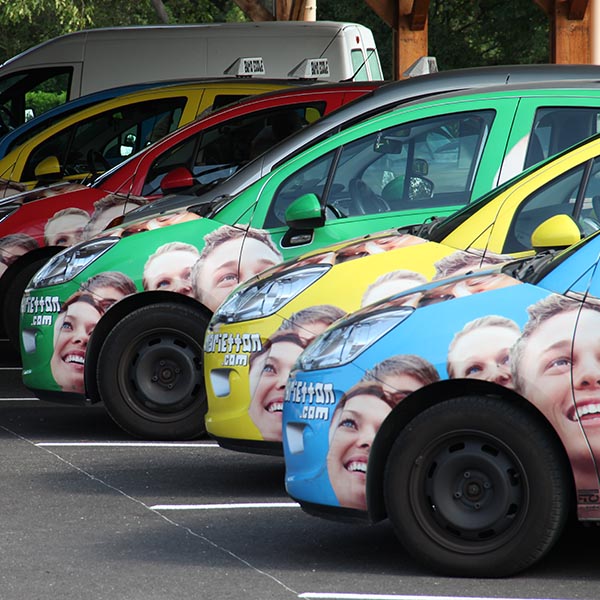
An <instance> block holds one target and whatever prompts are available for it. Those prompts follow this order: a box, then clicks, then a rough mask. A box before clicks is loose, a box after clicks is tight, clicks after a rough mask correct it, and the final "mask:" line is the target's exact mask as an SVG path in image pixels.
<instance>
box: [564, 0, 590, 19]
mask: <svg viewBox="0 0 600 600" xmlns="http://www.w3.org/2000/svg"><path fill="white" fill-rule="evenodd" d="M588 3H589V0H570V1H569V19H571V20H573V21H581V20H583V19H584V18H585V13H586V12H587V8H588Z"/></svg>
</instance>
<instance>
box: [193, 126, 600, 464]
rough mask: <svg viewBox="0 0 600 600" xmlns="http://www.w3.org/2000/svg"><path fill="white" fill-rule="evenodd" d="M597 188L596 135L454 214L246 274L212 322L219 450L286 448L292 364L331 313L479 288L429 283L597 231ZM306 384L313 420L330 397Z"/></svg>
mask: <svg viewBox="0 0 600 600" xmlns="http://www.w3.org/2000/svg"><path fill="white" fill-rule="evenodd" d="M599 194H600V137H596V138H594V139H593V141H591V142H589V141H588V142H587V143H582V144H580V145H578V146H577V147H575V148H574V149H571V150H570V151H567V152H564V153H562V154H561V155H559V156H558V157H556V158H555V159H554V160H552V161H550V162H549V161H546V162H545V163H542V164H541V165H540V166H538V167H533V168H532V169H530V170H528V171H527V172H525V173H524V174H523V175H521V176H519V177H517V178H515V179H513V180H511V181H509V182H507V183H505V184H503V185H502V186H501V187H500V188H497V189H496V190H494V191H492V192H490V193H488V194H487V195H485V196H483V197H482V198H480V199H479V200H478V201H476V202H474V203H473V204H471V205H469V206H467V207H465V208H464V209H462V210H460V211H458V212H457V213H455V214H454V215H452V216H450V217H448V218H447V219H444V220H434V221H432V222H431V223H429V224H426V225H423V226H415V227H408V228H403V229H400V230H392V231H387V232H382V233H378V234H370V235H367V236H364V237H362V238H356V239H354V240H352V241H350V242H346V243H341V244H338V245H336V246H330V247H326V248H322V249H321V250H318V251H315V252H313V253H311V254H306V255H304V256H302V257H300V258H298V259H295V260H292V261H288V262H286V263H284V264H283V265H279V266H277V267H274V268H272V269H269V270H267V271H264V272H263V273H261V274H260V275H258V276H257V277H255V278H254V279H252V280H249V281H248V282H247V283H245V284H243V285H241V286H240V287H238V288H237V289H236V291H235V292H234V293H233V294H232V295H231V296H230V297H229V298H228V299H227V300H226V301H225V302H224V303H223V304H222V305H221V306H220V307H219V309H218V310H217V311H216V312H215V313H214V316H213V318H212V320H211V321H210V324H209V327H208V329H207V334H206V337H205V340H204V359H205V360H204V374H205V381H206V387H207V396H208V412H207V415H206V428H207V431H208V432H209V434H211V436H213V437H214V438H215V439H217V440H218V442H219V443H220V444H221V445H222V446H223V447H228V448H233V449H236V450H243V451H249V452H261V453H269V452H271V453H280V452H281V439H282V431H281V416H282V410H283V405H284V402H285V401H286V398H285V394H284V392H285V386H286V383H287V379H288V375H289V373H290V370H291V369H292V366H293V365H294V362H295V361H296V359H297V358H298V356H299V355H300V353H301V352H302V350H303V349H304V348H305V347H306V346H307V345H308V343H310V341H311V340H312V339H313V338H314V337H316V336H317V335H318V334H319V333H321V332H322V331H323V330H324V329H325V328H326V327H327V326H329V325H330V324H331V323H332V322H333V321H335V320H337V319H339V318H340V317H341V316H343V315H345V314H346V313H349V312H352V311H355V310H357V309H358V308H360V307H362V306H365V305H368V304H371V303H373V302H375V301H378V300H381V299H383V298H387V297H388V296H390V295H392V294H395V293H399V292H402V291H404V290H409V289H410V290H411V292H412V289H413V288H414V289H415V291H414V293H411V294H410V295H408V296H407V298H406V303H407V304H411V305H413V306H416V305H419V306H422V305H424V304H432V303H435V302H440V301H442V300H447V299H448V298H449V297H456V296H459V295H461V296H462V295H469V294H473V293H474V291H477V290H475V289H474V288H473V289H471V288H469V281H470V280H468V279H467V280H465V281H466V283H465V282H463V283H462V284H461V285H460V286H455V285H452V279H450V281H449V283H448V285H447V286H446V285H445V286H441V287H440V286H437V287H435V286H432V285H431V282H432V281H437V280H439V279H441V278H452V277H456V276H458V275H460V274H465V273H468V272H469V271H471V270H473V269H476V268H479V267H481V266H485V265H486V264H494V263H497V262H504V261H506V260H508V259H511V258H513V257H517V256H523V255H526V254H531V253H532V250H531V248H532V247H534V248H559V247H566V246H569V245H571V244H573V243H575V242H576V241H578V240H579V239H580V238H581V237H582V236H585V235H588V234H591V233H592V232H594V231H596V230H598V229H600V222H599V220H600V195H599ZM479 281H481V279H480V280H479ZM473 285H474V286H475V285H476V284H473ZM383 325H385V324H383ZM431 326H432V327H435V326H436V324H435V323H432V324H431ZM303 393H305V396H306V395H308V396H310V398H311V401H310V403H309V406H308V409H310V410H312V411H313V412H314V415H313V416H314V418H318V415H319V414H320V412H319V411H322V410H324V408H323V407H326V406H327V404H328V403H331V402H334V400H332V397H331V395H330V394H329V395H328V393H327V390H324V389H316V388H315V389H306V390H303ZM308 396H306V397H308ZM303 397H304V396H303ZM299 435H302V434H301V433H300V434H299Z"/></svg>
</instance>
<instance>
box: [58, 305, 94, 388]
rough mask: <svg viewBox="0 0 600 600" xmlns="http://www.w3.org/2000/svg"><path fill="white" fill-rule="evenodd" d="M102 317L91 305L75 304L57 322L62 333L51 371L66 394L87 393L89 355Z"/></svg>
mask: <svg viewBox="0 0 600 600" xmlns="http://www.w3.org/2000/svg"><path fill="white" fill-rule="evenodd" d="M100 316H101V315H100V312H98V310H96V308H95V307H94V306H92V305H91V304H89V303H88V302H73V304H71V305H70V306H69V307H68V308H67V310H66V312H65V314H64V315H61V316H59V318H58V320H57V323H56V326H57V327H58V331H57V334H56V341H55V344H54V353H53V354H52V358H51V359H50V368H51V371H52V376H53V377H54V380H55V381H56V383H57V384H58V385H59V386H60V387H61V388H62V389H63V390H64V391H65V392H78V393H83V391H84V382H83V373H84V360H85V352H86V349H87V343H88V340H89V338H90V335H91V334H92V331H93V329H94V327H95V326H96V323H98V321H99V320H100Z"/></svg>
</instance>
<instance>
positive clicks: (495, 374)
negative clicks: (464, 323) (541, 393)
mask: <svg viewBox="0 0 600 600" xmlns="http://www.w3.org/2000/svg"><path fill="white" fill-rule="evenodd" d="M518 337H519V331H517V330H516V329H512V328H509V327H502V326H500V325H498V326H496V325H494V326H482V327H479V328H477V329H474V330H473V331H469V332H467V333H465V334H464V335H462V336H461V337H460V338H459V339H458V340H457V341H456V343H455V344H454V347H453V348H452V350H451V351H450V353H449V354H448V362H449V363H451V364H452V367H453V373H452V376H453V377H454V378H468V379H483V380H485V381H493V382H495V383H498V384H500V385H503V386H506V387H512V375H511V371H510V348H511V346H512V345H513V344H514V343H515V342H516V341H517V338H518Z"/></svg>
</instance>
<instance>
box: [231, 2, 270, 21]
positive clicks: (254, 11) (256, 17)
mask: <svg viewBox="0 0 600 600" xmlns="http://www.w3.org/2000/svg"><path fill="white" fill-rule="evenodd" d="M233 1H234V2H235V3H236V4H237V5H238V6H239V7H240V8H241V9H242V11H243V12H244V14H245V15H246V16H247V17H250V18H251V19H252V20H253V21H274V20H275V17H274V16H273V15H272V14H271V13H270V12H269V11H268V10H267V9H266V8H265V7H264V6H263V5H262V4H260V3H259V2H258V0H233Z"/></svg>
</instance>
